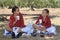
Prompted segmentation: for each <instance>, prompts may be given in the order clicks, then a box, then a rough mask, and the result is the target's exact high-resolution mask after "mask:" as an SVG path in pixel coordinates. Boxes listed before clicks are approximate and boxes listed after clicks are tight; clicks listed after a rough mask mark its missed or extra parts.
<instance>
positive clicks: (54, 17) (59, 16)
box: [0, 8, 60, 40]
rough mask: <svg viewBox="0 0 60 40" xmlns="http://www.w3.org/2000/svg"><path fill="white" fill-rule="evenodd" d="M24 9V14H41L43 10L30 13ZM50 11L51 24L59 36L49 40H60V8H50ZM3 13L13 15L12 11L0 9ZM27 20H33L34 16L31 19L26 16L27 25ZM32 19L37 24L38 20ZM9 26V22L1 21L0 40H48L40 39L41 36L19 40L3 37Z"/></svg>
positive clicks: (20, 39)
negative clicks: (6, 27)
mask: <svg viewBox="0 0 60 40" xmlns="http://www.w3.org/2000/svg"><path fill="white" fill-rule="evenodd" d="M23 9H24V8H22V9H21V12H22V13H24V14H40V13H41V10H42V9H38V10H37V9H36V11H29V10H28V8H27V9H26V8H25V9H24V10H23ZM48 9H49V10H50V17H51V22H52V24H53V25H54V26H55V27H56V29H57V35H56V36H55V37H54V38H53V39H49V40H60V9H59V8H48ZM1 13H3V14H4V13H6V14H9V13H11V9H0V14H1ZM25 18H32V16H29V17H28V16H24V21H25V24H27V23H28V20H27V19H25ZM8 19H9V17H8ZM32 19H34V20H33V22H35V21H36V19H37V18H36V19H35V18H32ZM7 25H8V21H4V22H2V21H0V40H48V39H45V38H42V37H40V36H39V35H38V36H36V37H32V36H31V37H20V38H18V39H11V36H3V32H4V29H5V26H7Z"/></svg>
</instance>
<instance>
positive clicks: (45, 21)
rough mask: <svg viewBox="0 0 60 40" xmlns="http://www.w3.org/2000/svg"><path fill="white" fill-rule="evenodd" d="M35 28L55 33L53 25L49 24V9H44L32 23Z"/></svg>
mask: <svg viewBox="0 0 60 40" xmlns="http://www.w3.org/2000/svg"><path fill="white" fill-rule="evenodd" d="M33 27H34V29H35V30H40V32H41V31H42V32H45V33H46V32H47V33H51V34H56V29H55V27H53V26H51V20H50V17H49V10H48V9H44V10H43V11H42V14H41V15H40V16H39V18H38V19H37V21H36V23H35V24H34V25H33Z"/></svg>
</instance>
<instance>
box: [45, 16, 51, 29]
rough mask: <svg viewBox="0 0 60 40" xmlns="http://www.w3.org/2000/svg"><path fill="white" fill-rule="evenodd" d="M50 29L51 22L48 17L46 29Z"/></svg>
mask: <svg viewBox="0 0 60 40" xmlns="http://www.w3.org/2000/svg"><path fill="white" fill-rule="evenodd" d="M49 27H51V20H50V17H48V18H47V23H46V28H49Z"/></svg>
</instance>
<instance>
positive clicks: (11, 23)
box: [9, 16, 14, 28]
mask: <svg viewBox="0 0 60 40" xmlns="http://www.w3.org/2000/svg"><path fill="white" fill-rule="evenodd" d="M13 21H14V20H13V17H12V16H10V20H9V27H10V28H12V27H13Z"/></svg>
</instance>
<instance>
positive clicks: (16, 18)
mask: <svg viewBox="0 0 60 40" xmlns="http://www.w3.org/2000/svg"><path fill="white" fill-rule="evenodd" d="M12 13H13V14H12V15H11V16H10V19H9V26H8V27H6V30H8V31H10V32H11V33H12V38H15V35H16V37H18V38H19V36H21V35H22V31H21V29H22V28H24V27H25V25H24V20H23V15H22V14H21V13H20V12H19V8H18V7H17V6H14V7H13V8H12ZM15 29H16V30H15ZM18 29H19V30H18ZM17 30H18V31H17ZM17 32H18V33H17Z"/></svg>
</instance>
